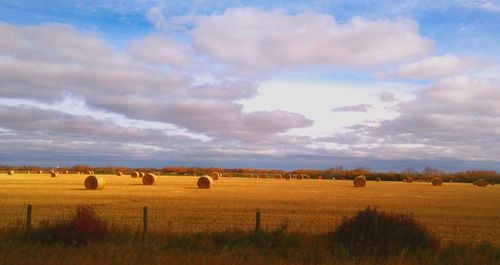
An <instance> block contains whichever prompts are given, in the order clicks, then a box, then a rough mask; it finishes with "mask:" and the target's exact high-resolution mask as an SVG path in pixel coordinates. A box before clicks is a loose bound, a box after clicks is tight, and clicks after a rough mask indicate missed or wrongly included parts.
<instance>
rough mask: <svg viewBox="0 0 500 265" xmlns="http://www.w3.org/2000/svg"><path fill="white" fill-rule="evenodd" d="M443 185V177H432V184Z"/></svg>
mask: <svg viewBox="0 0 500 265" xmlns="http://www.w3.org/2000/svg"><path fill="white" fill-rule="evenodd" d="M441 185H443V179H442V178H433V179H432V186H441Z"/></svg>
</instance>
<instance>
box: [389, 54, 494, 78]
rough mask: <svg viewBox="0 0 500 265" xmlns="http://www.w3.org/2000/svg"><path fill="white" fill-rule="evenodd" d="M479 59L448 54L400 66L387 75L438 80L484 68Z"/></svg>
mask: <svg viewBox="0 0 500 265" xmlns="http://www.w3.org/2000/svg"><path fill="white" fill-rule="evenodd" d="M484 65H485V63H484V62H481V61H480V60H477V59H470V58H460V57H457V56H456V55H454V54H451V53H448V54H446V55H443V56H434V57H430V58H426V59H424V60H422V61H419V62H414V63H409V64H405V65H402V66H400V67H399V68H398V69H397V70H395V71H393V72H390V73H388V74H386V75H385V77H388V78H408V79H437V78H445V77H450V76H454V75H459V74H461V73H463V72H465V71H467V70H469V69H471V68H477V67H480V66H484Z"/></svg>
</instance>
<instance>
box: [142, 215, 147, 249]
mask: <svg viewBox="0 0 500 265" xmlns="http://www.w3.org/2000/svg"><path fill="white" fill-rule="evenodd" d="M142 222H143V227H142V240H143V241H144V242H146V241H147V240H148V207H146V206H145V207H144V208H143V216H142Z"/></svg>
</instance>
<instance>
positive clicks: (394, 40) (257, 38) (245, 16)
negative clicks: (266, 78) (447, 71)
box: [192, 8, 433, 71]
mask: <svg viewBox="0 0 500 265" xmlns="http://www.w3.org/2000/svg"><path fill="white" fill-rule="evenodd" d="M195 21H196V23H197V26H196V27H195V28H194V30H193V31H192V36H193V40H194V46H195V48H196V49H198V50H199V51H201V52H203V53H206V54H209V55H211V56H212V57H213V58H215V59H217V60H219V61H221V62H224V63H228V64H230V65H232V66H235V67H238V68H239V69H242V70H246V71H264V70H276V69H290V68H291V69H293V68H299V67H304V66H311V65H330V66H341V67H362V68H363V67H373V66H380V65H384V64H388V63H394V62H401V61H406V60H411V59H415V58H420V57H423V56H425V55H427V54H429V52H430V51H431V50H432V48H433V42H432V40H430V39H428V38H425V37H422V36H421V35H420V34H419V32H418V25H417V23H416V22H414V21H412V20H407V19H400V20H396V21H390V20H373V21H371V20H364V19H362V18H359V17H356V18H353V19H350V20H349V21H347V22H345V23H342V24H339V23H337V22H336V21H335V19H334V18H333V17H332V16H330V15H328V14H318V13H311V12H305V13H298V14H287V13H285V12H282V11H278V10H273V11H263V10H259V9H253V8H234V9H229V10H227V11H226V12H224V13H223V14H213V15H208V16H198V17H197V18H196V20H195Z"/></svg>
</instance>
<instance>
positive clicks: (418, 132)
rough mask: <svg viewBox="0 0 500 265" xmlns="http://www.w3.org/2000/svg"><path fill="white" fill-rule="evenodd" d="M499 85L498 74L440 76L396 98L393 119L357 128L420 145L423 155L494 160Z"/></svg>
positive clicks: (499, 125)
mask: <svg viewBox="0 0 500 265" xmlns="http://www.w3.org/2000/svg"><path fill="white" fill-rule="evenodd" d="M499 89H500V80H499V79H472V78H467V77H454V78H449V79H444V80H441V81H439V82H437V83H436V84H433V85H431V86H429V87H428V88H426V89H424V90H422V91H420V92H418V93H417V95H416V98H415V99H414V100H412V101H408V102H403V103H401V104H400V105H399V112H400V115H399V116H398V117H397V118H395V119H393V120H387V121H384V122H382V124H381V125H380V126H376V127H372V128H368V127H366V128H364V129H362V130H366V132H367V135H368V136H369V137H373V138H372V139H384V141H385V144H386V145H393V144H397V143H400V144H401V143H402V144H409V143H411V144H423V145H424V147H423V148H421V149H419V152H420V154H421V155H422V154H423V155H424V156H425V154H428V155H430V156H433V157H435V156H438V155H439V156H443V155H446V156H449V157H455V158H460V159H465V160H492V161H499V159H498V158H499V157H500V148H499V147H498V141H499V139H500V92H499V91H500V90H499ZM426 148H428V149H429V151H432V152H431V153H428V152H427V151H426ZM400 151H404V149H403V150H400Z"/></svg>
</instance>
